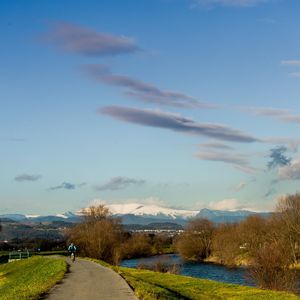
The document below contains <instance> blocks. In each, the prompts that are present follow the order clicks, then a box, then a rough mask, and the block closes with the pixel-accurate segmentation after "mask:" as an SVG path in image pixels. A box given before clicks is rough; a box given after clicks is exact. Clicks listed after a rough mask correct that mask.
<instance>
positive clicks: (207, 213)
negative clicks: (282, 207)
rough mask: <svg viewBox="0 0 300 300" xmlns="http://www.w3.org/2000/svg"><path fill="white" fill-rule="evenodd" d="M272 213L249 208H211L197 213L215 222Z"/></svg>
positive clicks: (198, 215) (264, 215)
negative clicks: (233, 209) (229, 209)
mask: <svg viewBox="0 0 300 300" xmlns="http://www.w3.org/2000/svg"><path fill="white" fill-rule="evenodd" d="M270 214H271V213H269V212H259V213H258V212H253V211H248V210H236V211H225V210H211V209H207V208H204V209H201V210H200V212H199V213H198V214H197V215H196V217H197V218H205V219H208V220H210V221H213V222H215V223H234V222H240V221H243V220H245V219H246V218H247V217H249V216H251V215H260V216H262V217H268V216H269V215H270Z"/></svg>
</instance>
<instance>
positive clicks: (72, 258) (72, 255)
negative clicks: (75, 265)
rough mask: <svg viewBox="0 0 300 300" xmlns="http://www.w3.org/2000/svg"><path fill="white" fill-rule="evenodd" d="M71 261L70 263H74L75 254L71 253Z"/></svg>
mask: <svg viewBox="0 0 300 300" xmlns="http://www.w3.org/2000/svg"><path fill="white" fill-rule="evenodd" d="M71 260H72V262H74V261H75V253H74V252H72V253H71Z"/></svg>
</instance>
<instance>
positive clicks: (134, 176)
mask: <svg viewBox="0 0 300 300" xmlns="http://www.w3.org/2000/svg"><path fill="white" fill-rule="evenodd" d="M299 9H300V2H299V1H297V0H126V1H117V0H110V1H99V0H88V1H87V0H85V1H83V0H77V1H67V0H51V1H50V0H27V1H21V0H15V1H8V0H1V1H0V37H1V47H0V54H1V55H0V64H1V68H0V103H1V109H0V124H1V126H0V166H1V172H0V214H6V213H35V214H52V213H62V212H65V211H77V210H79V209H80V208H82V207H86V206H87V205H89V203H91V202H92V201H94V200H95V199H98V201H102V202H103V203H126V202H138V203H151V204H159V205H163V206H168V207H176V208H185V209H201V208H203V207H207V208H211V209H225V210H227V209H228V210H232V209H252V210H257V211H266V210H272V209H274V208H275V207H276V202H277V200H278V198H280V197H281V196H282V195H285V194H289V193H295V192H297V191H298V190H299V189H298V184H299V180H300V154H299V149H298V148H299V145H300V135H299V124H300V102H299V98H300V39H299V38H298V35H299V31H300V29H299V28H300V19H299V13H298V12H299Z"/></svg>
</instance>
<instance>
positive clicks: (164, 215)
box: [0, 203, 270, 225]
mask: <svg viewBox="0 0 300 300" xmlns="http://www.w3.org/2000/svg"><path fill="white" fill-rule="evenodd" d="M105 206H106V207H107V208H108V209H109V211H110V212H111V213H112V215H113V216H115V217H120V218H121V219H122V223H123V224H140V225H147V224H150V223H156V222H173V223H177V224H180V225H185V224H186V223H187V221H188V220H190V219H192V218H194V217H198V218H206V219H209V220H211V221H213V222H216V223H220V222H226V223H227V222H229V223H230V222H239V221H242V220H244V219H246V218H247V217H248V216H250V215H254V214H259V215H261V216H263V217H264V216H268V215H269V214H270V213H257V212H252V211H247V210H237V211H221V210H211V209H206V208H204V209H201V210H200V211H197V210H184V209H174V208H168V207H163V206H159V205H153V204H141V203H122V204H107V205H105ZM87 210H88V208H85V209H82V210H80V211H78V212H76V213H73V212H66V213H63V214H56V215H50V216H49V215H48V216H47V215H46V216H38V215H21V214H7V215H0V221H1V219H2V220H4V219H10V220H14V221H16V222H31V223H32V222H69V223H70V222H72V223H73V222H78V221H80V220H81V219H82V216H83V213H84V211H87Z"/></svg>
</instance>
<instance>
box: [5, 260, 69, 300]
mask: <svg viewBox="0 0 300 300" xmlns="http://www.w3.org/2000/svg"><path fill="white" fill-rule="evenodd" d="M66 270H67V265H66V263H65V261H63V260H61V259H56V258H45V257H32V258H29V259H24V260H21V261H15V262H11V263H7V264H3V265H0V300H14V299H16V300H17V299H18V300H19V299H22V300H27V299H38V298H39V296H40V295H42V294H43V293H45V292H47V291H48V290H49V289H50V288H51V287H52V286H54V285H55V284H56V283H57V282H58V281H60V280H61V279H62V278H63V276H64V274H65V272H66Z"/></svg>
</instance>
